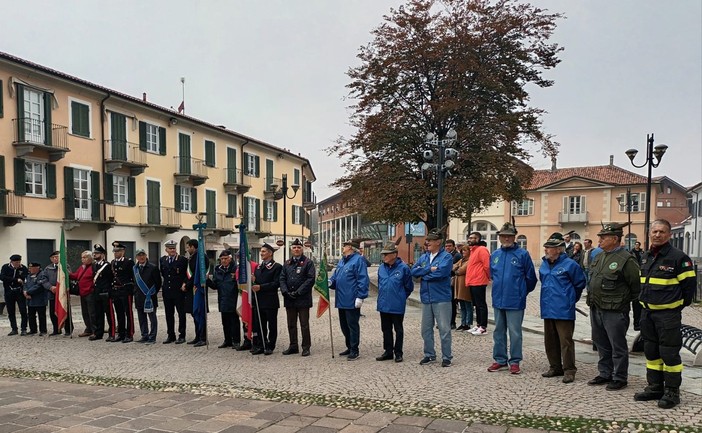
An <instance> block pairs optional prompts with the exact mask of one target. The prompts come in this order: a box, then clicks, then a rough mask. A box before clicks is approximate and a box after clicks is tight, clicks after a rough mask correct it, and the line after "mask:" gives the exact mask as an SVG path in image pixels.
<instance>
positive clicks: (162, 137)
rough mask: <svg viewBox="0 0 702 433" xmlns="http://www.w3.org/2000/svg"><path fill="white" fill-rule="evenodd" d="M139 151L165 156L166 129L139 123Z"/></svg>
mask: <svg viewBox="0 0 702 433" xmlns="http://www.w3.org/2000/svg"><path fill="white" fill-rule="evenodd" d="M139 150H141V151H143V152H151V153H158V154H159V155H165V154H166V128H162V127H160V126H156V125H152V124H150V123H146V122H139Z"/></svg>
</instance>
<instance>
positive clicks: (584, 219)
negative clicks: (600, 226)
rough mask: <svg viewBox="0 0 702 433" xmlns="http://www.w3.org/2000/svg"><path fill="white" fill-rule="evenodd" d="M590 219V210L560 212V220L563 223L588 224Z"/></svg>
mask: <svg viewBox="0 0 702 433" xmlns="http://www.w3.org/2000/svg"><path fill="white" fill-rule="evenodd" d="M588 221H589V212H581V213H567V212H558V222H559V223H561V224H565V223H584V224H587V223H588Z"/></svg>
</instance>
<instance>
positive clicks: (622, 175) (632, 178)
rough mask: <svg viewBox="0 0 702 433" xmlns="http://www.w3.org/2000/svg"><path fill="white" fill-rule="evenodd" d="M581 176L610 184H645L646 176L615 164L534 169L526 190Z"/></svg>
mask: <svg viewBox="0 0 702 433" xmlns="http://www.w3.org/2000/svg"><path fill="white" fill-rule="evenodd" d="M571 178H581V179H589V180H594V181H597V182H603V183H607V184H610V185H637V184H645V183H646V177H645V176H641V175H640V174H636V173H632V172H630V171H628V170H624V169H623V168H620V167H617V166H616V165H600V166H594V167H569V168H558V169H556V170H534V175H533V176H532V178H531V183H530V184H529V185H527V186H526V189H527V190H534V189H539V188H543V187H545V186H547V185H552V184H554V183H557V182H562V181H564V180H566V179H571Z"/></svg>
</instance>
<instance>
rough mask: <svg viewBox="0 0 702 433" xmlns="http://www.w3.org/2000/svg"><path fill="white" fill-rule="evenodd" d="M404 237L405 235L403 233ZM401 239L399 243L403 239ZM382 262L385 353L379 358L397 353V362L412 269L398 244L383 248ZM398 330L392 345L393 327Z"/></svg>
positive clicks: (380, 307) (380, 306) (380, 300)
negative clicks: (402, 256)
mask: <svg viewBox="0 0 702 433" xmlns="http://www.w3.org/2000/svg"><path fill="white" fill-rule="evenodd" d="M400 239H402V236H400ZM400 239H398V240H397V242H398V243H399V242H400ZM380 254H381V256H382V257H383V263H382V264H381V265H380V267H379V268H378V303H377V309H378V311H379V312H380V329H381V330H382V331H383V350H384V351H383V354H382V355H380V356H379V357H377V358H375V360H376V361H386V360H388V359H392V357H393V354H394V355H395V362H402V343H403V341H404V335H405V331H404V328H403V326H402V322H403V321H404V319H405V307H406V305H407V298H408V297H409V295H410V293H412V291H413V290H414V282H413V281H412V275H410V268H409V266H407V265H406V264H405V262H403V261H402V259H401V258H400V257H398V255H397V243H392V242H391V243H389V244H388V245H386V246H385V248H383V250H382V251H380ZM393 328H394V329H395V344H394V345H393V341H392V340H393V338H392V330H393Z"/></svg>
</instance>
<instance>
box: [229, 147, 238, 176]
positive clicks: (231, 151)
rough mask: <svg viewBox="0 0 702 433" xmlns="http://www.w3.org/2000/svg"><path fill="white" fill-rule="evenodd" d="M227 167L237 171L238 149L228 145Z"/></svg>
mask: <svg viewBox="0 0 702 433" xmlns="http://www.w3.org/2000/svg"><path fill="white" fill-rule="evenodd" d="M227 168H229V169H230V170H232V171H236V149H234V148H232V147H227Z"/></svg>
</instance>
